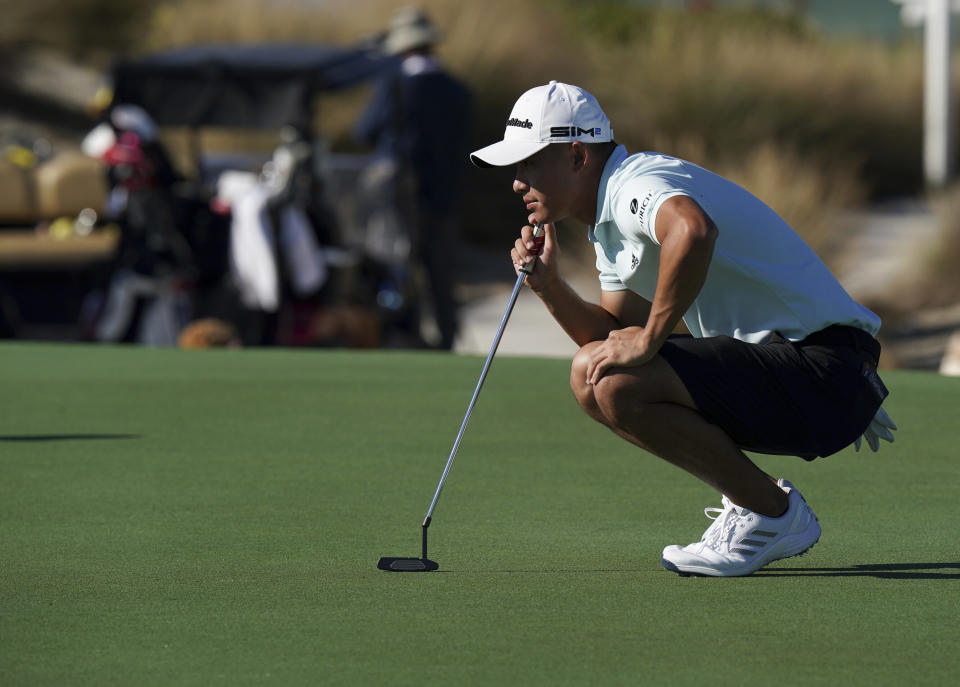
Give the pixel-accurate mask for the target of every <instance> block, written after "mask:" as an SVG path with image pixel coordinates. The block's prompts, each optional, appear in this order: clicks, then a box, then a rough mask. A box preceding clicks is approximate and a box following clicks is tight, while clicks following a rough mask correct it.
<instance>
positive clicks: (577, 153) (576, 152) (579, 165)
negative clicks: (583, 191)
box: [570, 141, 590, 172]
mask: <svg viewBox="0 0 960 687" xmlns="http://www.w3.org/2000/svg"><path fill="white" fill-rule="evenodd" d="M589 157H590V151H589V150H588V149H587V146H585V145H583V143H581V142H580V141H573V142H572V143H571V144H570V161H571V163H572V164H573V171H575V172H579V171H580V170H582V169H583V168H584V167H586V165H587V160H588V159H589Z"/></svg>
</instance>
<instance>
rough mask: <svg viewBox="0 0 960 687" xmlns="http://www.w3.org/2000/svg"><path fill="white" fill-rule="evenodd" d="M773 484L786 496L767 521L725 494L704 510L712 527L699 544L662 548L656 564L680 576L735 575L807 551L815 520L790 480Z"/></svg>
mask: <svg viewBox="0 0 960 687" xmlns="http://www.w3.org/2000/svg"><path fill="white" fill-rule="evenodd" d="M777 485H778V486H779V487H780V488H781V489H783V491H784V492H786V494H787V499H788V503H789V506H788V508H787V512H786V513H784V514H783V515H781V516H780V517H778V518H770V517H766V516H764V515H760V514H759V513H754V512H753V511H750V510H747V509H746V508H742V507H740V506H738V505H736V504H735V503H733V502H732V501H731V500H730V499H728V498H727V497H726V496H724V497H723V500H722V503H723V508H704V509H703V512H704V514H705V515H706V516H707V517H708V518H710V519H712V520H713V523H712V524H711V525H710V527H708V528H707V531H706V532H704V533H703V537H701V539H700V541H699V542H696V543H693V544H689V545H687V546H683V547H681V546H678V545H672V546H668V547H666V548H665V549H664V550H663V556H662V559H661V561H660V563H661V565H663V567H664V568H666V569H667V570H670V571H672V572H676V573H679V574H680V575H707V576H711V577H735V576H740V575H749V574H750V573H752V572H755V571H757V570H759V569H760V568H762V567H763V566H765V565H767V564H768V563H770V562H772V561H775V560H779V559H781V558H790V557H791V556H799V555H800V554H802V553H805V552H806V551H808V550H809V549H810V547H812V546H813V545H814V544H816V543H817V540H818V539H819V538H820V523H819V522H817V516H816V515H814V514H813V511H812V510H810V507H809V506H808V505H807V502H806V501H804V499H803V497H802V496H801V495H800V492H799V491H797V490H796V488H794V486H793V485H792V484H791V483H790V482H788V481H786V480H783V479H782V480H780V481H779V482H777Z"/></svg>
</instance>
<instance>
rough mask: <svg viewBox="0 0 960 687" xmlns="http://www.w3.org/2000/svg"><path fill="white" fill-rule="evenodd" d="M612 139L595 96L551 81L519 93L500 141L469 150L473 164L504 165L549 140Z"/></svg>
mask: <svg viewBox="0 0 960 687" xmlns="http://www.w3.org/2000/svg"><path fill="white" fill-rule="evenodd" d="M612 140H613V128H612V127H611V126H610V120H609V119H607V115H605V114H604V113H603V110H602V109H601V108H600V104H599V103H598V102H597V99H596V98H594V97H593V96H592V95H590V94H589V93H587V92H586V91H585V90H583V89H582V88H580V87H579V86H571V85H570V84H565V83H559V82H557V81H551V82H550V83H548V84H547V85H546V86H537V87H536V88H531V89H530V90H529V91H527V92H526V93H524V94H523V95H521V96H520V98H519V99H518V100H517V102H516V104H515V105H514V106H513V110H512V111H511V112H510V117H509V118H508V119H507V126H506V128H505V129H504V132H503V140H502V141H497V142H496V143H493V144H491V145H488V146H487V147H486V148H481V149H480V150H475V151H474V152H472V153H470V161H471V162H473V164H475V165H476V166H477V167H505V166H507V165H514V164H516V163H518V162H520V161H521V160H525V159H527V158H528V157H530V156H531V155H533V154H534V153H537V152H539V151H541V150H543V149H544V148H546V147H547V146H548V145H550V144H551V143H563V142H565V141H582V142H583V143H603V142H606V141H612Z"/></svg>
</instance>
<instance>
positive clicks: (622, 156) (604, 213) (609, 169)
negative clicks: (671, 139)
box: [587, 145, 627, 243]
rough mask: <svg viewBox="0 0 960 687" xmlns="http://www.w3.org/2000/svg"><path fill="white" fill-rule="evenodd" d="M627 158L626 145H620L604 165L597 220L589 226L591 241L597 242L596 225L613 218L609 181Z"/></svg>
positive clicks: (588, 231)
mask: <svg viewBox="0 0 960 687" xmlns="http://www.w3.org/2000/svg"><path fill="white" fill-rule="evenodd" d="M626 159H627V148H626V146H623V145H619V146H617V147H616V148H614V149H613V152H612V153H610V157H609V158H607V163H606V164H605V165H604V166H603V174H601V175H600V184H599V187H598V188H597V221H596V222H595V223H594V224H591V225H590V226H588V227H587V238H588V239H589V240H590V242H591V243H596V242H597V235H596V233H595V232H594V229H595V227H596V226H597V225H598V224H601V223H603V222H609V221H610V220H612V219H613V209H612V207H611V203H609V202H607V201H608V200H609V198H608V196H607V183H608V182H609V181H610V177H611V176H613V173H614V172H615V171H616V169H617V168H618V167H619V166H620V163H621V162H623V161H624V160H626Z"/></svg>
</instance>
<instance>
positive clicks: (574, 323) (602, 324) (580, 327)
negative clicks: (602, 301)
mask: <svg viewBox="0 0 960 687" xmlns="http://www.w3.org/2000/svg"><path fill="white" fill-rule="evenodd" d="M536 293H537V295H538V296H539V297H540V300H542V301H543V303H544V305H546V307H547V310H548V311H549V312H550V314H551V315H553V318H554V319H555V320H556V321H557V323H558V324H559V325H560V326H561V327H562V328H563V331H565V332H566V333H567V335H568V336H569V337H570V338H571V339H573V341H574V343H576V344H577V345H578V346H583V345H585V344H588V343H590V342H591V341H600V340H602V339H605V338H606V337H607V334H609V333H610V332H611V331H612V330H614V329H618V328H619V327H620V323H619V322H618V321H617V319H616V318H615V317H614V316H613V315H611V314H610V313H609V312H607V311H606V310H604V309H603V308H602V307H600V306H599V305H597V304H596V303H590V302H588V301H585V300H584V299H583V298H581V297H580V295H579V294H578V293H577V292H576V291H574V290H573V288H572V287H571V286H570V285H569V284H567V282H565V281H563V280H562V279H557V280H556V281H555V282H552V283H551V284H549V285H548V286H545V287H543V288H542V289H540V290H539V291H537V292H536Z"/></svg>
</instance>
